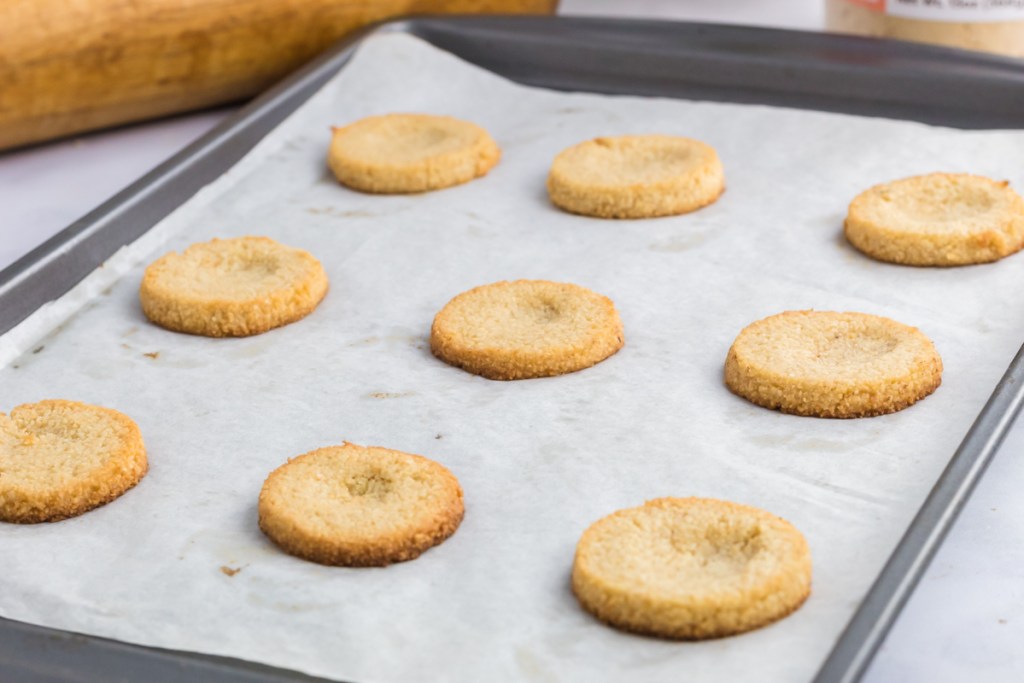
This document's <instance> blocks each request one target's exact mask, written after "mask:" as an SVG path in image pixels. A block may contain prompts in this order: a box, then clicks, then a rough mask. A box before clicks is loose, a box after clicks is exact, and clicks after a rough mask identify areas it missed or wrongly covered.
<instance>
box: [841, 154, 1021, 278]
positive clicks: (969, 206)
mask: <svg viewBox="0 0 1024 683" xmlns="http://www.w3.org/2000/svg"><path fill="white" fill-rule="evenodd" d="M845 231H846V239H847V240H849V241H850V244H852V245H853V246H855V247H857V249H859V250H861V251H862V252H864V253H865V254H867V255H868V256H870V257H872V258H875V259H878V260H879V261H889V262H891V263H903V264H906V265H911V266H961V265H967V264H971V263H988V262H989V261H996V260H998V259H1001V258H1003V257H1004V256H1008V255H1009V254H1012V253H1014V252H1016V251H1018V250H1020V248H1021V247H1022V246H1024V199H1021V197H1020V195H1018V194H1017V193H1016V192H1014V191H1013V190H1012V189H1010V187H1009V183H1008V182H1007V181H1005V180H1003V181H996V180H991V179H989V178H984V177H982V176H976V175H967V174H966V173H932V174H929V175H923V176H916V177H913V178H904V179H903V180H896V181H893V182H891V183H883V184H882V185H876V186H875V187H872V188H871V189H869V190H866V191H865V192H862V193H861V194H859V195H857V197H856V198H855V199H854V200H853V202H851V203H850V210H849V213H848V214H847V217H846V224H845Z"/></svg>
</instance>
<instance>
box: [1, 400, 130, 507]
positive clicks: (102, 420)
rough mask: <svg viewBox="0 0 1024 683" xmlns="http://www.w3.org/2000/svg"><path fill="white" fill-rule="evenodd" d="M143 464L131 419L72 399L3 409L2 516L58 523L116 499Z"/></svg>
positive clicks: (114, 411) (126, 488)
mask: <svg viewBox="0 0 1024 683" xmlns="http://www.w3.org/2000/svg"><path fill="white" fill-rule="evenodd" d="M147 469H148V463H147V461H146V449H145V446H143V443H142V434H141V433H140V432H139V427H138V425H136V424H135V423H134V422H133V421H132V420H131V419H130V418H128V417H127V416H125V415H123V414H121V413H119V412H117V411H116V410H111V409H110V408H101V407H99V406H93V405H88V404H86V403H78V402H75V401H60V400H50V401H40V402H39V403H26V404H24V405H20V406H18V407H17V408H15V409H14V410H12V411H11V412H10V415H6V414H4V413H0V521H4V522H20V523H34V522H55V521H57V520H61V519H66V518H68V517H74V516H76V515H80V514H82V513H83V512H87V511H89V510H91V509H93V508H95V507H99V506H100V505H104V504H106V503H109V502H110V501H112V500H114V499H115V498H117V497H118V496H120V495H121V494H122V493H124V492H125V491H127V490H128V489H130V488H132V487H133V486H135V485H136V484H137V483H139V481H140V480H141V479H142V477H143V476H145V474H146V471H147Z"/></svg>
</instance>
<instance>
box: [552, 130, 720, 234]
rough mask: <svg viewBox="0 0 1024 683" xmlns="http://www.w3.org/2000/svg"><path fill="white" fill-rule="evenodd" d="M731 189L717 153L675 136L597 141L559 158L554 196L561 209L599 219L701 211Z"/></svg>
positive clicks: (576, 146)
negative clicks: (727, 184) (726, 187)
mask: <svg viewBox="0 0 1024 683" xmlns="http://www.w3.org/2000/svg"><path fill="white" fill-rule="evenodd" d="M723 190H725V176H724V175H723V173H722V162H721V161H719V159H718V154H717V153H716V152H715V150H714V148H712V147H711V146H709V145H706V144H704V143H703V142H700V141H698V140H691V139H689V138H681V137H674V136H671V135H623V136H621V137H614V138H595V139H593V140H588V141H587V142H582V143H580V144H578V145H575V146H573V147H570V148H569V149H566V150H564V151H563V152H562V153H560V154H559V155H558V156H556V157H555V160H554V162H552V164H551V172H550V174H549V175H548V194H549V195H550V197H551V201H552V203H554V204H555V206H558V207H559V208H562V209H564V210H566V211H570V212H572V213H578V214H583V215H584V216H596V217H598V218H652V217H655V216H671V215H675V214H680V213H688V212H690V211H695V210H696V209H699V208H701V207H703V206H707V205H708V204H711V203H712V202H714V201H715V200H716V199H718V197H719V195H721V194H722V192H723Z"/></svg>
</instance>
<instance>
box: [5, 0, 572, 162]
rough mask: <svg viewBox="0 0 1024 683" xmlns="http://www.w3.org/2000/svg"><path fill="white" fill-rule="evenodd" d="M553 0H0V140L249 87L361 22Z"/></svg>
mask: <svg viewBox="0 0 1024 683" xmlns="http://www.w3.org/2000/svg"><path fill="white" fill-rule="evenodd" d="M556 5H557V0H0V149H6V148H11V147H15V146H19V145H25V144H29V143H32V142H38V141H40V140H47V139H50V138H54V137H58V136H62V135H69V134H72V133H79V132H82V131H87V130H94V129H97V128H103V127H105V126H110V125H114V124H119V123H127V122H130V121H140V120H142V119H147V118H151V117H154V116H160V115H164V114H171V113H175V112H182V111H188V110H190V109H197V108H200V107H208V106H211V105H214V104H220V103H224V102H231V101H234V100H239V99H242V98H245V97H248V96H250V95H253V94H255V93H257V92H259V91H260V90H262V89H264V88H266V87H267V86H268V85H270V84H272V83H274V82H275V81H277V80H278V79H280V78H281V77H282V76H284V75H285V74H287V73H288V72H289V71H291V70H293V69H295V68H296V67H297V66H299V65H300V64H302V63H304V62H306V61H308V60H309V59H310V58H311V57H313V56H314V55H316V54H317V53H318V52H320V51H321V50H323V49H324V48H325V47H327V46H328V45H330V44H331V43H332V42H334V41H335V40H337V39H338V38H339V37H341V36H343V35H344V34H345V33H348V32H349V31H351V30H353V29H355V28H358V27H360V26H362V25H364V24H367V23H370V22H373V21H377V20H380V19H384V18H386V17H391V16H396V15H403V14H437V13H468V12H487V13H492V12H502V13H509V14H513V13H514V14H525V13H547V12H552V11H554V9H555V6H556Z"/></svg>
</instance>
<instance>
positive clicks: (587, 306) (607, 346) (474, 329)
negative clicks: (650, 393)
mask: <svg viewBox="0 0 1024 683" xmlns="http://www.w3.org/2000/svg"><path fill="white" fill-rule="evenodd" d="M623 340H624V336H623V332H622V321H621V320H620V319H619V313H618V311H616V310H615V305H614V304H613V303H612V301H611V299H609V298H608V297H605V296H601V295H600V294H596V293H594V292H592V291H590V290H589V289H586V288H584V287H580V286H579V285H573V284H565V283H559V282H548V281H547V280H515V281H513V282H496V283H494V284H490V285H483V286H481V287H476V288H474V289H471V290H469V291H468V292H463V293H462V294H459V295H458V296H457V297H455V298H454V299H452V300H451V301H449V302H448V303H447V304H446V305H445V307H444V308H442V309H441V312H440V313H438V314H437V315H436V316H435V317H434V324H433V325H432V326H431V328H430V350H431V351H433V353H434V355H435V356H437V357H438V358H440V359H441V360H443V361H444V362H446V363H449V364H451V365H454V366H456V367H460V368H462V369H463V370H466V371H468V372H472V373H473V374H476V375H481V376H483V377H486V378H488V379H500V380H512V379H527V378H531V377H550V376H552V375H563V374H565V373H568V372H575V371H577V370H582V369H583V368H589V367H590V366H591V365H594V364H596V363H599V362H601V361H603V360H604V359H605V358H608V357H609V356H611V355H612V354H614V353H615V352H616V351H618V350H619V349H621V348H622V345H623Z"/></svg>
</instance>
